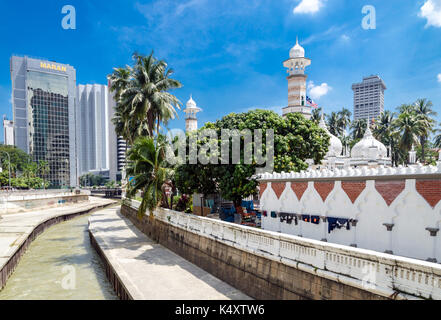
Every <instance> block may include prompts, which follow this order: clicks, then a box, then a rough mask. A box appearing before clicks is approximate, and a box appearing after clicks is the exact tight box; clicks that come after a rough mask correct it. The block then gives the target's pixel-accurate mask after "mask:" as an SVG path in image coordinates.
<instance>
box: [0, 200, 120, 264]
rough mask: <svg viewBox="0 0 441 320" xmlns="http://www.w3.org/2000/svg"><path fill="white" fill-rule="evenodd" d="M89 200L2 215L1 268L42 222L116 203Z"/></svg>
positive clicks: (0, 235)
mask: <svg viewBox="0 0 441 320" xmlns="http://www.w3.org/2000/svg"><path fill="white" fill-rule="evenodd" d="M89 199H90V200H89V201H87V202H86V201H85V202H80V203H76V204H71V205H66V206H62V207H56V208H50V209H45V210H39V211H33V212H24V213H15V214H3V215H0V270H2V269H3V267H4V266H5V265H6V263H7V262H8V261H9V260H10V259H11V258H12V257H13V255H14V254H15V252H16V251H17V250H18V249H19V248H20V246H21V245H22V244H23V243H24V242H25V241H26V239H27V238H28V237H29V235H30V234H31V233H32V231H33V230H34V229H35V228H36V227H37V226H38V225H40V224H42V223H44V222H45V221H48V220H50V219H52V218H56V217H59V216H64V215H70V214H75V213H79V212H84V211H89V210H91V209H94V208H96V207H100V206H105V205H108V204H111V203H116V202H115V201H113V200H108V199H101V198H96V197H89Z"/></svg>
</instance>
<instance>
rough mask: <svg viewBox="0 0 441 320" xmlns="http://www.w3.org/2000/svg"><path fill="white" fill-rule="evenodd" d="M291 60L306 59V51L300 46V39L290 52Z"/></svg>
mask: <svg viewBox="0 0 441 320" xmlns="http://www.w3.org/2000/svg"><path fill="white" fill-rule="evenodd" d="M289 56H290V58H304V57H305V49H303V47H302V46H301V45H299V39H298V38H297V40H296V45H295V46H294V47H292V49H291V50H290V52H289Z"/></svg>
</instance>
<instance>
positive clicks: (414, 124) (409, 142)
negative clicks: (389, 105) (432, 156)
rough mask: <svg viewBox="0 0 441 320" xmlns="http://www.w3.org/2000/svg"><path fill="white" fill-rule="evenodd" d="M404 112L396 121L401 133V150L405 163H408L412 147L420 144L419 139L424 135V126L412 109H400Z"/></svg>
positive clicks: (403, 107)
mask: <svg viewBox="0 0 441 320" xmlns="http://www.w3.org/2000/svg"><path fill="white" fill-rule="evenodd" d="M400 108H402V110H403V112H401V113H400V115H399V116H398V118H397V120H396V127H397V128H398V130H399V132H400V136H401V138H400V142H399V148H400V149H401V152H402V156H403V162H407V160H408V153H409V151H410V150H411V149H412V146H414V145H417V144H418V143H419V137H420V136H421V135H423V133H424V129H423V128H424V124H423V120H421V119H420V118H419V117H418V116H417V114H416V113H415V112H414V111H412V108H407V107H405V106H402V107H400Z"/></svg>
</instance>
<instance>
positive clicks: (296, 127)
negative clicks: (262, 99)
mask: <svg viewBox="0 0 441 320" xmlns="http://www.w3.org/2000/svg"><path fill="white" fill-rule="evenodd" d="M205 129H213V130H215V131H216V134H217V142H216V143H215V145H217V146H218V150H220V148H221V146H222V141H221V137H222V130H224V129H229V130H239V131H242V130H250V131H251V133H253V132H254V129H261V130H262V138H263V141H262V143H263V146H262V152H263V155H264V156H265V152H266V149H267V148H266V144H267V141H266V133H267V130H274V150H273V151H274V170H275V171H276V172H281V171H285V172H290V171H300V170H304V169H306V168H307V167H308V165H307V163H306V162H305V160H306V159H313V160H314V161H315V162H316V163H319V162H320V161H321V160H322V159H323V157H324V156H325V155H326V153H327V151H328V146H329V136H328V135H327V134H326V132H325V131H324V130H322V129H321V128H319V127H318V125H317V124H315V123H314V122H313V121H311V120H306V119H305V118H304V117H303V116H302V115H299V114H288V115H287V116H286V117H281V116H279V115H278V114H276V113H274V112H272V111H269V110H253V111H249V112H247V113H240V114H236V113H232V114H229V115H227V116H225V117H223V118H222V119H220V120H218V121H216V122H215V123H207V124H206V125H205V127H203V128H201V129H200V130H199V132H201V131H202V130H205ZM243 140H244V139H243V137H241V141H243ZM204 142H207V141H204ZM228 147H229V155H230V158H229V161H228V163H229V164H219V165H214V164H208V165H202V164H198V165H183V166H181V167H180V168H178V169H177V174H178V175H181V176H182V177H183V178H179V179H177V182H178V188H179V190H181V191H182V189H184V190H186V192H187V193H189V194H190V193H192V192H198V193H205V194H208V193H212V191H211V190H212V189H215V188H216V187H217V188H218V189H219V192H220V193H221V195H222V197H223V198H224V199H227V200H231V201H233V202H234V205H235V206H236V208H237V210H238V212H241V211H240V210H241V201H242V199H243V198H246V197H248V196H250V195H252V194H255V193H256V192H257V180H256V176H255V173H256V169H257V168H259V167H263V166H264V165H262V166H259V165H257V163H256V158H255V157H254V155H253V154H252V151H250V150H247V151H244V148H243V142H242V147H241V148H240V152H241V153H240V162H239V163H238V164H234V163H233V158H232V148H233V145H232V142H231V141H230V142H229V144H228ZM245 152H251V157H252V162H251V164H245V157H244V156H245ZM216 156H217V157H219V154H217V155H216ZM218 162H219V163H221V162H220V160H219V159H218ZM189 180H195V181H197V183H196V182H192V181H190V182H188V181H189ZM201 182H202V183H201ZM198 184H203V185H204V187H205V188H207V189H208V191H204V190H200V189H199V190H196V189H197V188H196V186H197V185H198ZM207 189H206V190H207ZM200 191H203V192H200Z"/></svg>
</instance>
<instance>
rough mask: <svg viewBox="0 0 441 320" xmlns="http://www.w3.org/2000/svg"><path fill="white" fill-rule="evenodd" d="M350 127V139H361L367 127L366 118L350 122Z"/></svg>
mask: <svg viewBox="0 0 441 320" xmlns="http://www.w3.org/2000/svg"><path fill="white" fill-rule="evenodd" d="M351 129H352V139H353V140H357V139H362V138H363V136H364V133H365V132H366V129H367V121H366V119H358V120H355V121H354V122H352V124H351Z"/></svg>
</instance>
